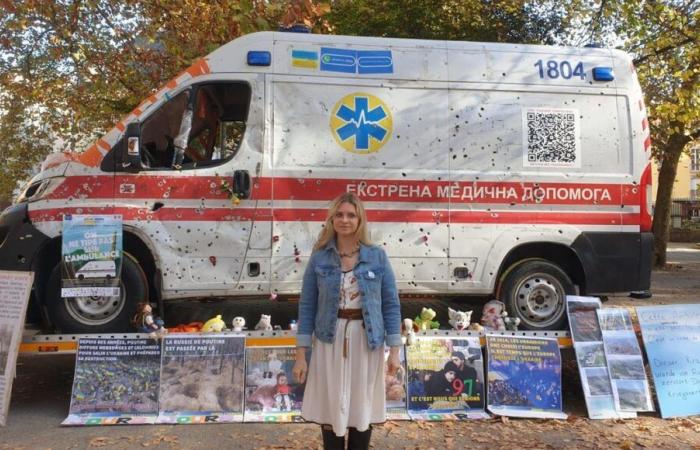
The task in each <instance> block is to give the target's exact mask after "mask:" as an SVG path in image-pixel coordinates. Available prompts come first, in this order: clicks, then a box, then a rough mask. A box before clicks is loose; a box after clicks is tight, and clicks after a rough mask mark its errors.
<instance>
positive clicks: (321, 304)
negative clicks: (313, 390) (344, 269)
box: [297, 240, 401, 350]
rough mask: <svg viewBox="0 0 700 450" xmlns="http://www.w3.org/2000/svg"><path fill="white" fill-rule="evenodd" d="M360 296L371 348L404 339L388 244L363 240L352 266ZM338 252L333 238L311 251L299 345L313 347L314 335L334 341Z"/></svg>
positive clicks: (393, 344)
mask: <svg viewBox="0 0 700 450" xmlns="http://www.w3.org/2000/svg"><path fill="white" fill-rule="evenodd" d="M353 273H354V274H355V277H356V278H357V282H358V287H359V289H360V294H361V296H362V316H363V318H364V324H365V332H366V333H367V343H368V344H369V347H370V349H371V350H374V349H376V348H377V347H379V346H381V345H383V344H384V343H385V342H386V344H387V345H389V346H398V345H401V306H400V304H399V295H398V291H397V290H396V281H395V279H394V272H393V271H392V270H391V265H390V264H389V259H388V258H387V256H386V253H384V250H383V249H381V248H379V247H376V246H373V245H372V246H368V245H363V244H360V254H359V258H358V262H357V265H356V266H355V268H354V269H353ZM341 281H342V274H341V269H340V256H339V255H338V250H337V249H336V245H335V241H333V240H331V241H330V242H329V243H328V244H327V245H326V246H325V247H324V248H321V249H319V250H316V251H315V252H313V253H312V254H311V258H309V263H308V264H307V266H306V271H305V272H304V280H303V283H302V287H301V299H300V300H299V323H298V326H297V346H298V347H310V346H311V335H312V334H314V335H316V338H317V339H319V340H320V341H322V342H327V343H332V342H333V339H334V338H335V329H336V324H337V322H338V308H339V305H340V283H341Z"/></svg>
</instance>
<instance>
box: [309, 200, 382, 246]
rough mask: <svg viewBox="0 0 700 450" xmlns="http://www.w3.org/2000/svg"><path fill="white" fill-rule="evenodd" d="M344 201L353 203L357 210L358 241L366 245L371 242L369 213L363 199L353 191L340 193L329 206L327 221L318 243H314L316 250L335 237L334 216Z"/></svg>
mask: <svg viewBox="0 0 700 450" xmlns="http://www.w3.org/2000/svg"><path fill="white" fill-rule="evenodd" d="M343 203H349V204H351V205H352V206H354V207H355V211H356V212H357V217H358V218H359V223H358V224H357V230H355V237H356V238H357V240H358V241H360V242H362V243H363V244H365V245H369V244H370V240H369V235H368V233H367V213H366V212H365V207H364V206H363V205H362V201H361V200H360V198H359V197H358V196H357V195H355V194H353V193H352V192H346V193H344V194H341V195H339V196H338V197H337V198H336V199H335V200H333V202H332V203H331V205H330V206H329V207H328V216H327V217H326V223H325V224H324V225H323V229H322V230H321V232H320V233H319V234H318V239H317V240H316V244H314V250H318V249H320V248H323V247H325V245H326V244H328V242H330V241H331V240H332V239H335V229H333V218H334V217H335V213H336V212H338V208H340V205H342V204H343Z"/></svg>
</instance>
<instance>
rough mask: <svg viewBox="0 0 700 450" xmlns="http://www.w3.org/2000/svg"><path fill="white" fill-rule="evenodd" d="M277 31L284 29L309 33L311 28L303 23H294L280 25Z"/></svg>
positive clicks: (291, 31) (288, 31)
mask: <svg viewBox="0 0 700 450" xmlns="http://www.w3.org/2000/svg"><path fill="white" fill-rule="evenodd" d="M279 31H284V32H287V33H311V28H309V27H308V26H306V25H304V24H303V23H296V24H294V25H290V26H288V27H285V26H281V25H280V27H279Z"/></svg>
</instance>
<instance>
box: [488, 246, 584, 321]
mask: <svg viewBox="0 0 700 450" xmlns="http://www.w3.org/2000/svg"><path fill="white" fill-rule="evenodd" d="M499 292H500V297H501V298H500V300H501V301H502V302H503V303H505V304H506V308H507V309H508V315H509V316H510V317H518V318H520V328H521V329H526V330H563V329H565V326H566V296H567V295H574V294H575V289H574V284H573V283H572V282H571V279H570V278H569V276H568V275H567V274H566V273H565V272H564V271H563V270H562V269H561V268H560V267H559V266H557V265H555V264H552V263H550V262H547V261H544V260H532V261H525V262H523V263H522V264H519V265H518V266H516V267H514V268H513V269H511V270H510V271H509V272H508V273H507V274H506V276H505V278H504V279H503V283H502V284H501V288H500V290H499Z"/></svg>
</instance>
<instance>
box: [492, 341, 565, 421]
mask: <svg viewBox="0 0 700 450" xmlns="http://www.w3.org/2000/svg"><path fill="white" fill-rule="evenodd" d="M486 348H487V352H488V374H487V380H488V390H487V392H488V394H487V398H488V410H489V411H490V412H492V413H493V414H497V415H499V416H511V417H538V418H550V419H566V417H567V416H566V414H564V412H563V411H562V407H563V402H562V393H561V354H560V352H559V342H558V340H557V339H556V338H538V337H528V336H500V335H486Z"/></svg>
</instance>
